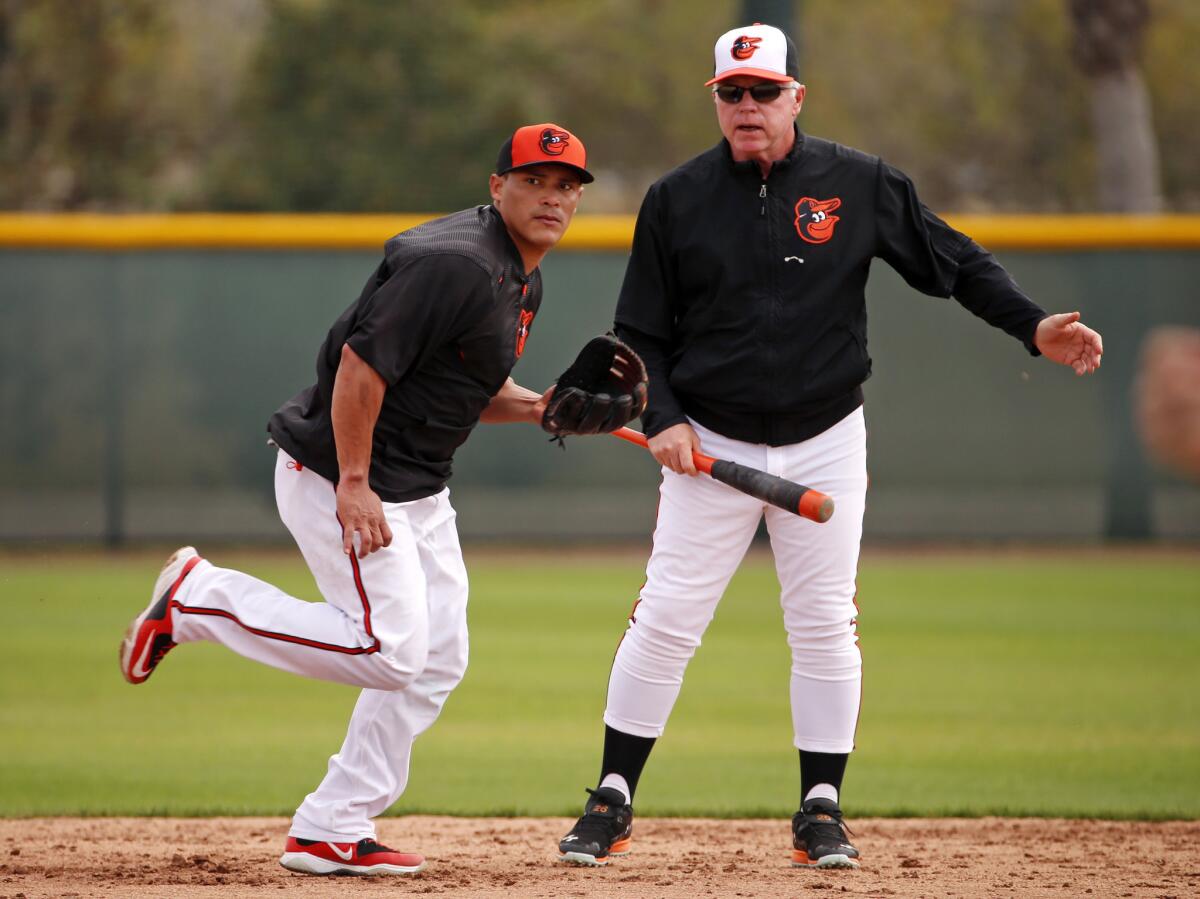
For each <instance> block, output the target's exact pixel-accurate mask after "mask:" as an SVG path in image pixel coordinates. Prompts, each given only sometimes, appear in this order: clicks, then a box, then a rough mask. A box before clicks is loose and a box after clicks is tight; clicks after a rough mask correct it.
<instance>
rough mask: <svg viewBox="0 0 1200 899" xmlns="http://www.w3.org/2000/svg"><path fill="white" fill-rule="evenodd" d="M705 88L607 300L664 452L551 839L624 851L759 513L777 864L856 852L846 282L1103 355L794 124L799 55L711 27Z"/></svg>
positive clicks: (1051, 349)
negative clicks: (664, 737)
mask: <svg viewBox="0 0 1200 899" xmlns="http://www.w3.org/2000/svg"><path fill="white" fill-rule="evenodd" d="M715 58H716V66H715V72H714V74H713V78H712V79H711V80H710V81H709V82H708V85H709V86H710V87H711V89H712V92H713V105H714V107H715V111H716V114H717V122H718V125H719V126H720V129H721V134H722V135H723V140H722V141H721V142H720V143H719V144H717V145H716V146H715V147H713V148H712V149H711V150H708V151H707V152H705V153H702V154H701V155H699V156H697V157H695V158H694V159H691V160H690V161H688V162H686V163H684V164H683V165H681V166H680V167H679V168H677V169H675V170H674V171H672V172H670V173H669V174H667V175H666V176H665V177H663V178H662V179H661V180H659V181H658V182H657V183H655V184H654V185H652V186H651V188H650V190H649V191H648V192H647V194H646V198H645V200H644V202H643V204H642V207H641V211H640V213H639V215H638V219H637V226H636V229H635V232H634V239H633V251H632V255H631V256H630V259H629V264H628V268H627V270H626V273H625V281H624V285H623V286H622V289H621V293H620V298H619V300H618V303H617V310H616V323H617V333H618V335H619V336H621V337H622V339H624V340H626V341H627V342H629V343H630V344H631V345H632V346H633V347H634V348H635V349H636V350H637V351H638V352H639V353H640V354H641V356H642V358H643V359H644V360H645V363H646V367H647V370H648V371H649V373H650V402H649V405H648V407H647V409H646V412H645V414H644V415H643V417H642V421H643V425H644V427H645V432H646V434H647V435H649V438H650V441H649V446H650V450H651V452H652V453H653V454H654V457H655V458H656V459H657V460H658V461H659V462H661V463H662V466H663V478H662V486H661V489H660V503H659V513H658V521H657V524H656V527H655V531H654V546H653V551H652V553H651V556H650V561H649V563H648V566H647V570H646V583H645V586H643V587H642V590H641V593H640V596H639V598H638V602H637V604H636V605H635V606H634V610H633V612H632V614H631V615H630V618H629V624H628V628H627V630H626V631H625V634H624V638H623V639H622V641H621V644H620V647H619V648H618V650H617V654H616V657H615V660H614V663H613V666H612V671H611V674H610V676H609V684H608V702H607V708H606V710H605V713H604V723H605V737H604V752H603V759H602V762H601V768H600V781H599V784H598V787H597V789H595V790H589V791H588V792H589V793H591V794H592V795H591V798H590V799H589V801H588V802H587V805H586V806H585V810H584V814H583V816H582V817H581V818H580V819H579V821H578V822H577V823H576V824H575V826H574V827H573V828H572V830H571V832H570V833H568V834H567V835H566V837H564V838H563V840H562V841H561V843H560V845H559V849H560V853H561V858H562V859H563V860H564V861H568V862H574V863H579V864H588V865H603V864H605V863H606V862H607V860H608V857H609V856H610V855H618V854H621V853H624V852H628V851H629V848H630V841H631V834H632V821H633V808H632V802H633V796H634V793H635V791H636V789H637V785H638V779H639V777H640V776H641V773H642V769H643V766H644V765H645V763H646V760H647V758H648V756H649V754H650V750H651V748H652V747H653V746H654V742H655V740H656V739H657V738H658V737H659V736H660V735H661V734H662V733H663V729H664V728H665V726H666V723H667V719H668V717H669V716H670V713H671V708H672V706H673V705H674V703H675V699H676V697H677V695H678V693H679V688H680V685H681V683H682V680H683V673H684V669H685V668H686V667H687V663H688V660H689V659H690V658H691V657H692V654H693V653H694V652H695V650H696V647H697V646H699V644H700V639H701V637H702V636H703V634H704V630H705V628H706V627H707V626H708V623H709V621H711V620H712V617H713V613H714V611H715V609H716V606H717V603H718V601H719V600H720V598H721V595H722V593H723V592H724V590H725V587H726V585H727V584H728V583H729V579H730V577H731V576H732V575H733V573H734V571H735V570H736V569H737V567H738V564H739V562H740V561H741V559H742V556H743V554H744V553H745V552H746V549H747V547H748V546H749V544H750V541H751V539H752V538H753V536H754V533H755V530H756V529H757V527H758V524H759V521H760V520H761V519H762V517H763V515H764V514H765V515H766V522H767V529H768V531H769V534H770V538H771V548H772V551H773V554H774V557H775V566H776V571H777V573H778V576H779V581H780V585H781V588H782V589H781V595H780V604H781V606H782V608H783V621H784V626H785V628H786V630H787V636H788V644H789V646H790V648H791V653H792V666H791V680H790V691H791V707H792V724H793V732H794V738H795V740H794V743H795V746H796V748H797V749H798V750H799V755H800V759H799V761H800V797H799V798H800V809H799V811H798V812H797V813H796V815H795V817H794V818H793V819H792V830H793V834H792V835H793V855H792V862H793V864H795V865H798V866H816V867H857V865H858V861H857V859H858V856H859V853H858V851H857V850H856V849H855V848H854V846H853V845H852V844H851V843H850V840H849V838H848V836H847V833H846V830H845V828H844V825H843V821H842V811H841V808H840V805H839V802H840V792H841V785H842V776H843V773H844V771H845V767H846V761H847V757H848V754H849V753H850V751H851V750H852V749H853V748H854V733H855V726H856V723H857V721H858V714H859V694H860V682H861V657H860V655H859V648H858V643H857V635H856V631H855V619H856V617H857V615H858V609H857V605H856V603H855V574H856V569H857V564H858V554H859V541H860V537H861V533H862V518H863V507H864V498H865V495H866V489H867V469H866V430H865V426H864V419H863V409H862V405H863V391H862V383H863V381H865V380H866V379H867V377H868V376H869V375H870V372H871V362H870V358H869V356H868V355H867V348H866V346H867V345H866V305H865V302H864V288H865V287H866V283H867V273H868V270H869V268H870V265H871V262H872V260H874V259H876V258H879V259H883V260H884V261H885V262H887V263H888V264H889V265H890V266H892V268H894V269H895V270H896V271H897V272H899V273H900V274H901V275H902V276H903V277H904V279H905V280H906V281H907V282H908V283H909V284H910V285H911V286H912V287H914V288H915V289H917V290H919V291H921V292H922V293H926V294H929V295H932V296H939V297H950V296H953V297H954V298H955V299H956V300H957V301H958V302H959V303H960V304H962V305H963V306H965V307H966V308H967V309H968V310H970V311H971V312H972V313H974V314H975V315H977V316H979V317H980V318H982V319H983V320H984V321H986V322H988V323H989V324H991V325H993V326H994V327H998V328H1000V329H1002V330H1003V331H1005V332H1006V333H1007V334H1009V335H1011V336H1012V337H1014V338H1016V339H1017V340H1018V341H1020V342H1021V344H1023V345H1024V346H1025V348H1026V349H1027V350H1028V351H1029V352H1030V353H1032V354H1033V355H1035V356H1036V355H1039V354H1041V355H1045V356H1046V357H1047V358H1048V359H1050V360H1051V361H1054V362H1057V363H1060V364H1063V365H1068V366H1071V367H1072V368H1073V369H1074V370H1075V372H1076V373H1077V374H1084V373H1087V372H1091V371H1093V370H1095V368H1096V367H1097V366H1098V365H1099V364H1100V357H1101V353H1102V346H1101V340H1100V335H1099V334H1097V333H1096V332H1095V331H1092V330H1090V329H1089V328H1087V327H1085V326H1084V325H1083V324H1081V323H1080V322H1079V315H1078V313H1069V314H1065V315H1047V314H1046V313H1045V312H1044V311H1043V310H1042V309H1041V308H1039V307H1038V306H1037V305H1035V304H1034V303H1033V302H1032V301H1031V300H1030V299H1029V298H1027V297H1026V296H1025V295H1024V294H1023V293H1022V292H1021V290H1020V289H1019V288H1018V287H1017V285H1016V284H1015V283H1014V282H1013V280H1012V278H1010V277H1009V275H1008V274H1007V273H1006V272H1005V271H1004V269H1003V268H1001V267H1000V265H999V264H998V263H997V262H996V260H995V259H994V258H993V257H992V256H991V255H990V254H989V253H988V252H987V251H985V250H984V249H983V248H982V247H980V246H979V245H978V244H977V243H975V242H974V241H973V240H971V239H970V238H969V237H967V236H966V235H964V234H960V233H959V232H957V231H955V230H954V229H952V228H950V227H949V226H948V225H947V224H946V223H945V222H943V221H942V220H941V219H939V218H938V217H937V216H935V215H934V214H933V213H932V212H930V211H929V210H928V209H926V208H925V206H923V205H922V204H921V202H920V200H918V198H917V194H916V191H915V190H914V188H913V185H912V182H911V181H910V180H909V179H908V178H907V177H906V176H905V175H904V174H903V173H901V172H899V171H897V170H896V169H895V168H893V167H891V166H889V165H887V164H886V163H884V162H882V161H881V160H880V159H878V158H876V157H874V156H869V155H867V154H865V153H861V152H859V151H857V150H853V149H850V148H848V147H843V146H839V145H838V144H835V143H832V142H830V141H827V140H822V139H820V138H817V137H813V136H811V135H807V134H803V133H802V132H801V131H800V130H799V129H798V128H797V127H796V123H795V120H796V117H797V115H798V114H799V112H800V108H801V105H802V104H803V102H804V95H805V88H804V85H802V84H800V83H799V80H798V79H799V72H798V68H797V63H796V51H795V48H794V46H793V45H792V42H791V40H790V39H789V38H788V37H787V36H786V35H785V34H784V33H783V32H782V31H780V30H779V29H777V28H773V27H770V26H766V25H760V24H755V25H751V26H748V27H744V28H736V29H734V30H732V31H729V32H727V33H725V34H723V35H721V37H720V38H718V39H717V42H716V48H715ZM693 450H702V451H703V452H705V453H707V454H709V455H712V456H716V457H719V458H722V459H729V460H731V461H734V462H740V463H743V464H745V465H748V466H751V467H754V468H757V469H760V470H763V471H766V472H769V473H771V474H775V475H779V476H782V477H784V478H788V479H790V480H793V481H797V482H799V483H802V484H805V485H807V486H810V487H813V488H815V489H817V490H820V491H822V492H824V493H827V494H829V495H830V496H831V497H833V498H834V500H835V502H836V503H837V513H836V514H835V515H834V516H833V518H832V520H831V521H829V522H828V523H827V524H815V523H813V522H811V521H808V520H805V519H803V518H800V517H798V516H795V515H791V514H788V513H787V512H784V511H783V510H781V509H778V508H776V507H774V506H770V505H764V504H763V503H762V502H761V501H759V500H756V499H754V498H752V497H749V496H747V495H746V494H744V493H740V492H738V491H736V490H734V489H732V488H730V487H727V486H725V485H723V484H721V483H718V482H716V481H714V480H711V479H710V478H707V477H696V476H695V475H696V469H695V467H694V465H693V462H692V455H691V454H692V452H693Z"/></svg>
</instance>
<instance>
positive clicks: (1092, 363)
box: [1033, 312, 1104, 375]
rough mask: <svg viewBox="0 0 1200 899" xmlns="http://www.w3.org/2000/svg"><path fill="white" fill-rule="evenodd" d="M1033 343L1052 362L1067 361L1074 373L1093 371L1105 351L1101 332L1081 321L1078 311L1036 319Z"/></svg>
mask: <svg viewBox="0 0 1200 899" xmlns="http://www.w3.org/2000/svg"><path fill="white" fill-rule="evenodd" d="M1033 343H1034V345H1035V346H1036V347H1037V348H1038V349H1039V350H1041V353H1042V355H1043V356H1045V357H1046V358H1047V359H1049V360H1050V361H1051V362H1057V363H1058V364H1059V365H1069V366H1071V368H1073V369H1075V374H1077V375H1087V374H1091V373H1092V372H1094V371H1095V370H1096V369H1098V368H1099V367H1100V357H1101V356H1103V355H1104V341H1103V340H1102V339H1101V337H1100V334H1099V333H1098V332H1096V331H1093V330H1092V329H1091V328H1089V327H1088V326H1087V325H1085V324H1083V322H1081V321H1080V320H1079V313H1078V312H1063V313H1060V314H1058V315H1048V316H1046V318H1044V319H1042V320H1041V321H1040V322H1039V323H1038V326H1037V331H1036V332H1035V333H1034V335H1033Z"/></svg>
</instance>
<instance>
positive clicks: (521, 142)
mask: <svg viewBox="0 0 1200 899" xmlns="http://www.w3.org/2000/svg"><path fill="white" fill-rule="evenodd" d="M549 163H553V164H554V165H565V166H567V167H568V168H572V169H574V170H575V171H576V172H578V173H579V180H580V181H582V182H583V183H584V184H591V183H592V182H593V181H595V180H596V179H595V178H593V177H592V173H591V172H589V171H588V170H587V150H585V149H584V148H583V141H581V140H580V139H579V138H577V137H576V136H575V135H574V134H572V133H571V132H570V131H568V130H567V129H566V128H562V127H560V126H558V125H555V124H554V123H553V122H543V123H542V124H540V125H525V126H523V127H521V128H518V129H517V130H516V131H514V132H513V136H512V137H510V138H509V139H508V140H506V141H505V142H504V146H502V147H501V148H500V156H499V158H497V159H496V174H497V175H503V174H504V173H505V172H511V171H512V170H513V169H524V168H528V167H529V166H532V165H547V164H549Z"/></svg>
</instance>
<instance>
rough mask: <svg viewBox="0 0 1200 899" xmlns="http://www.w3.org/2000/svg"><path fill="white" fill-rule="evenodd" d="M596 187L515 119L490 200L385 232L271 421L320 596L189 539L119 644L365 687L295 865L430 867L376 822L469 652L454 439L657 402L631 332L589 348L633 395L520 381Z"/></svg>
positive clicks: (289, 852)
mask: <svg viewBox="0 0 1200 899" xmlns="http://www.w3.org/2000/svg"><path fill="white" fill-rule="evenodd" d="M590 181H592V176H591V175H590V174H589V173H588V170H587V168H586V153H585V151H584V146H583V143H582V142H581V141H580V140H579V138H577V137H576V136H575V135H573V134H571V133H570V132H569V131H567V130H566V129H564V128H560V127H559V126H557V125H554V124H552V123H545V124H539V125H528V126H525V127H522V128H518V129H517V130H516V131H515V132H514V133H513V135H512V136H511V137H510V138H509V139H508V140H507V141H506V142H505V143H504V145H503V146H502V148H501V150H500V155H499V159H498V161H497V164H496V173H495V174H493V175H492V176H491V180H490V190H491V198H492V203H491V205H487V206H478V207H475V208H473V209H466V210H463V211H462V212H458V213H455V214H453V215H450V216H447V217H445V218H441V219H438V220H436V221H432V222H428V223H426V224H424V225H421V226H420V227H417V228H413V229H412V230H410V231H405V232H403V233H402V234H398V235H396V236H395V237H393V238H392V239H391V240H390V241H388V243H387V246H386V251H385V257H384V259H383V262H382V263H380V265H379V267H378V268H377V269H376V270H375V272H374V273H373V274H372V275H371V277H370V278H369V279H368V281H367V284H366V286H365V287H364V288H363V291H362V294H361V295H360V296H359V298H358V299H357V300H356V301H355V302H354V303H352V304H351V305H350V306H349V308H347V309H346V311H345V312H344V313H343V314H342V315H341V317H340V318H338V320H337V321H336V322H334V324H333V327H332V328H331V329H330V331H329V334H328V336H327V337H326V339H325V342H324V344H323V345H322V347H321V350H320V352H319V355H318V357H317V383H316V384H315V385H314V386H312V387H309V388H308V389H307V390H304V391H301V392H300V393H299V394H297V395H296V396H295V397H293V398H292V399H291V400H289V401H288V402H286V403H284V405H283V406H281V407H280V408H279V410H278V411H277V412H275V414H274V415H273V416H272V417H271V419H270V423H269V424H268V431H269V432H270V435H271V439H272V441H273V442H274V444H276V445H277V447H278V460H277V462H276V466H275V493H276V499H277V502H278V506H279V513H280V517H281V518H282V519H283V522H284V524H286V525H287V527H288V529H289V530H290V531H291V533H292V536H293V537H294V538H295V540H296V543H297V544H298V545H299V547H300V551H301V553H302V554H303V556H304V560H305V562H306V563H307V564H308V567H309V568H310V569H311V570H312V573H313V577H314V578H315V579H316V582H317V586H318V587H319V588H320V591H321V594H322V595H323V596H324V598H325V602H323V603H308V602H303V601H301V600H299V599H295V598H293V597H291V596H288V595H286V594H285V593H283V592H282V591H281V590H279V589H277V588H276V587H273V586H272V585H270V584H267V583H264V582H262V581H259V580H256V579H255V578H253V577H250V576H249V575H246V574H242V573H241V572H238V571H232V570H229V569H223V568H218V567H216V566H215V565H213V564H211V563H210V562H208V561H206V560H204V559H202V558H201V557H200V556H199V555H198V554H197V552H196V550H195V549H193V548H192V547H190V546H185V547H183V548H182V549H180V550H178V551H177V552H176V553H175V554H174V555H173V556H172V557H171V558H170V559H169V560H168V562H167V564H166V566H165V567H164V568H163V570H162V572H161V574H160V575H159V577H158V581H157V583H156V584H155V586H154V593H153V594H152V596H151V599H150V605H149V606H148V607H147V608H146V609H145V611H143V612H142V613H141V614H140V615H139V616H138V617H137V618H136V619H134V621H133V623H132V624H131V625H130V627H129V630H128V632H127V634H126V636H125V639H124V641H123V643H122V644H121V670H122V672H123V674H124V675H125V678H126V679H127V680H129V681H130V682H131V683H135V684H137V683H142V682H143V681H145V680H146V678H148V677H149V676H150V675H151V674H152V673H153V672H154V670H155V668H156V666H157V665H158V664H159V663H160V662H161V661H162V659H163V657H164V656H165V655H166V653H167V652H168V651H169V650H171V649H172V648H173V647H174V646H176V645H177V644H180V643H191V642H194V641H198V640H211V641H213V642H216V643H222V644H224V645H225V646H228V647H229V648H230V649H232V650H234V651H235V652H237V653H239V654H241V655H244V656H246V657H247V658H250V659H254V660H256V661H259V662H263V663H265V664H268V665H272V666H274V667H276V668H281V669H283V670H284V671H290V672H293V673H295V674H300V675H305V676H307V677H313V678H318V679H321V680H328V681H336V682H338V683H344V684H352V685H354V686H358V687H362V688H363V692H362V694H361V696H360V697H359V700H358V704H357V705H356V706H355V709H354V714H353V716H352V717H351V719H350V727H349V731H348V733H347V734H346V739H345V742H344V744H343V745H342V749H341V751H340V752H339V753H338V754H337V755H334V756H333V757H332V758H331V759H330V761H329V770H328V773H327V774H326V776H325V779H324V780H323V781H322V782H321V784H320V786H318V787H317V789H316V790H315V791H313V792H312V793H310V794H309V795H308V796H307V797H306V798H305V799H304V802H303V803H302V804H301V805H300V808H299V809H298V810H297V812H296V815H295V817H294V818H293V820H292V826H291V830H290V833H289V836H288V839H287V846H286V850H285V852H284V853H283V856H282V857H281V859H280V862H281V863H282V864H283V866H284V867H285V868H288V869H290V870H292V871H298V872H302V873H307V874H331V873H340V874H409V873H412V872H415V871H419V870H421V868H422V867H423V866H424V864H425V860H424V859H423V858H422V857H421V856H420V855H418V854H416V853H413V852H398V851H395V850H393V849H389V848H387V847H386V846H381V845H380V844H379V843H378V842H376V839H375V827H374V823H373V820H372V819H373V818H375V817H376V816H377V815H379V814H380V813H381V812H383V811H384V810H385V809H386V808H387V807H388V806H390V805H391V804H392V803H393V802H395V800H396V799H397V798H398V797H399V796H400V794H401V793H402V792H403V791H404V787H405V784H406V783H407V781H408V767H409V757H410V753H411V749H412V745H413V741H414V740H415V739H416V737H417V735H418V734H420V733H421V732H423V731H424V730H425V729H426V728H428V727H429V726H430V725H431V724H433V722H434V720H435V719H436V718H437V716H438V713H439V712H440V711H441V708H442V705H443V703H445V701H446V697H447V696H449V695H450V691H451V690H453V689H454V687H455V686H456V685H457V684H458V682H459V680H460V679H461V678H462V676H463V672H464V671H465V669H466V665H467V619H466V606H467V576H466V570H465V569H464V567H463V560H462V555H461V553H460V550H459V543H458V535H457V532H456V530H455V523H454V519H455V513H454V509H453V508H452V507H451V505H450V500H449V492H448V490H447V489H446V480H447V479H448V478H449V477H450V465H451V460H452V457H453V455H454V451H455V449H456V448H457V447H458V446H459V445H460V444H461V443H462V442H463V441H464V440H466V439H467V437H468V435H469V434H470V433H471V429H472V428H474V427H475V425H476V424H477V423H478V422H480V421H486V422H521V421H528V422H537V423H540V424H542V425H543V427H546V429H547V430H549V431H551V432H552V433H555V434H562V433H581V432H587V431H592V432H594V431H596V430H602V429H608V430H612V429H614V428H616V427H619V426H620V425H622V424H624V423H625V422H626V421H628V420H629V419H631V418H633V417H636V416H637V415H638V414H639V413H640V412H641V411H642V408H643V406H644V398H645V374H644V369H640V361H639V362H637V365H636V366H633V365H631V364H618V363H616V362H614V361H613V360H614V358H615V357H617V356H618V355H619V353H620V350H621V348H620V345H619V344H616V342H615V341H608V340H607V339H605V338H597V341H593V342H592V344H589V348H592V349H589V348H585V353H584V354H587V353H593V354H594V353H595V352H601V353H607V354H608V355H607V356H606V357H605V360H604V361H605V364H603V366H601V367H602V369H603V371H604V373H605V374H607V373H608V372H609V370H610V367H612V368H617V369H620V370H621V371H623V372H626V373H628V374H629V375H630V379H629V382H628V384H627V385H626V386H629V385H632V386H631V387H630V389H629V390H628V391H626V392H625V393H622V391H621V389H620V388H619V387H616V388H614V387H611V386H608V385H606V386H605V390H604V392H603V395H602V396H596V395H594V394H591V393H589V392H588V389H587V384H586V383H584V382H583V380H582V379H572V378H569V377H568V375H569V374H570V373H571V371H572V369H568V372H566V373H564V375H563V378H562V379H560V380H561V381H563V383H564V387H565V385H566V384H567V383H568V382H570V383H571V384H572V386H571V387H570V389H561V390H555V388H551V389H550V390H548V391H546V393H545V394H541V395H539V394H537V393H534V392H532V391H530V390H526V389H525V388H523V387H520V386H518V385H517V384H516V383H515V382H514V381H513V380H512V379H511V378H510V377H509V372H510V371H511V370H512V368H513V366H514V365H515V364H516V361H517V359H518V358H519V357H520V356H521V354H522V352H523V351H524V349H525V342H526V338H527V337H528V335H529V330H530V327H531V326H532V324H533V320H534V317H535V316H536V315H537V311H538V306H539V304H540V303H541V299H542V281H541V275H540V273H539V270H538V264H539V263H540V262H541V260H542V257H543V256H545V255H546V253H547V252H548V251H549V250H550V248H551V247H553V246H554V245H555V244H556V243H558V241H559V239H560V238H561V237H562V236H563V233H564V232H565V231H566V229H567V226H568V225H569V224H570V222H571V218H572V216H573V215H574V214H575V209H576V207H577V205H578V203H579V199H580V194H581V192H582V190H583V184H585V183H587V182H590ZM597 347H598V349H597ZM584 354H581V358H582V357H583V356H584ZM622 358H623V357H622ZM634 358H635V359H636V357H634ZM573 368H574V366H573ZM592 368H596V366H594V365H593V366H592ZM638 369H640V372H639V371H638ZM639 391H640V392H639ZM631 392H632V393H633V394H635V395H636V399H637V401H634V400H631V399H630V396H629V393H631ZM566 400H569V401H570V402H569V403H568V405H567V407H566V408H563V405H562V404H563V402H564V401H566ZM622 401H623V403H622ZM575 413H578V418H577V420H574V419H573V418H572V415H573V414H575ZM585 417H586V420H584V418H585Z"/></svg>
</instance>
